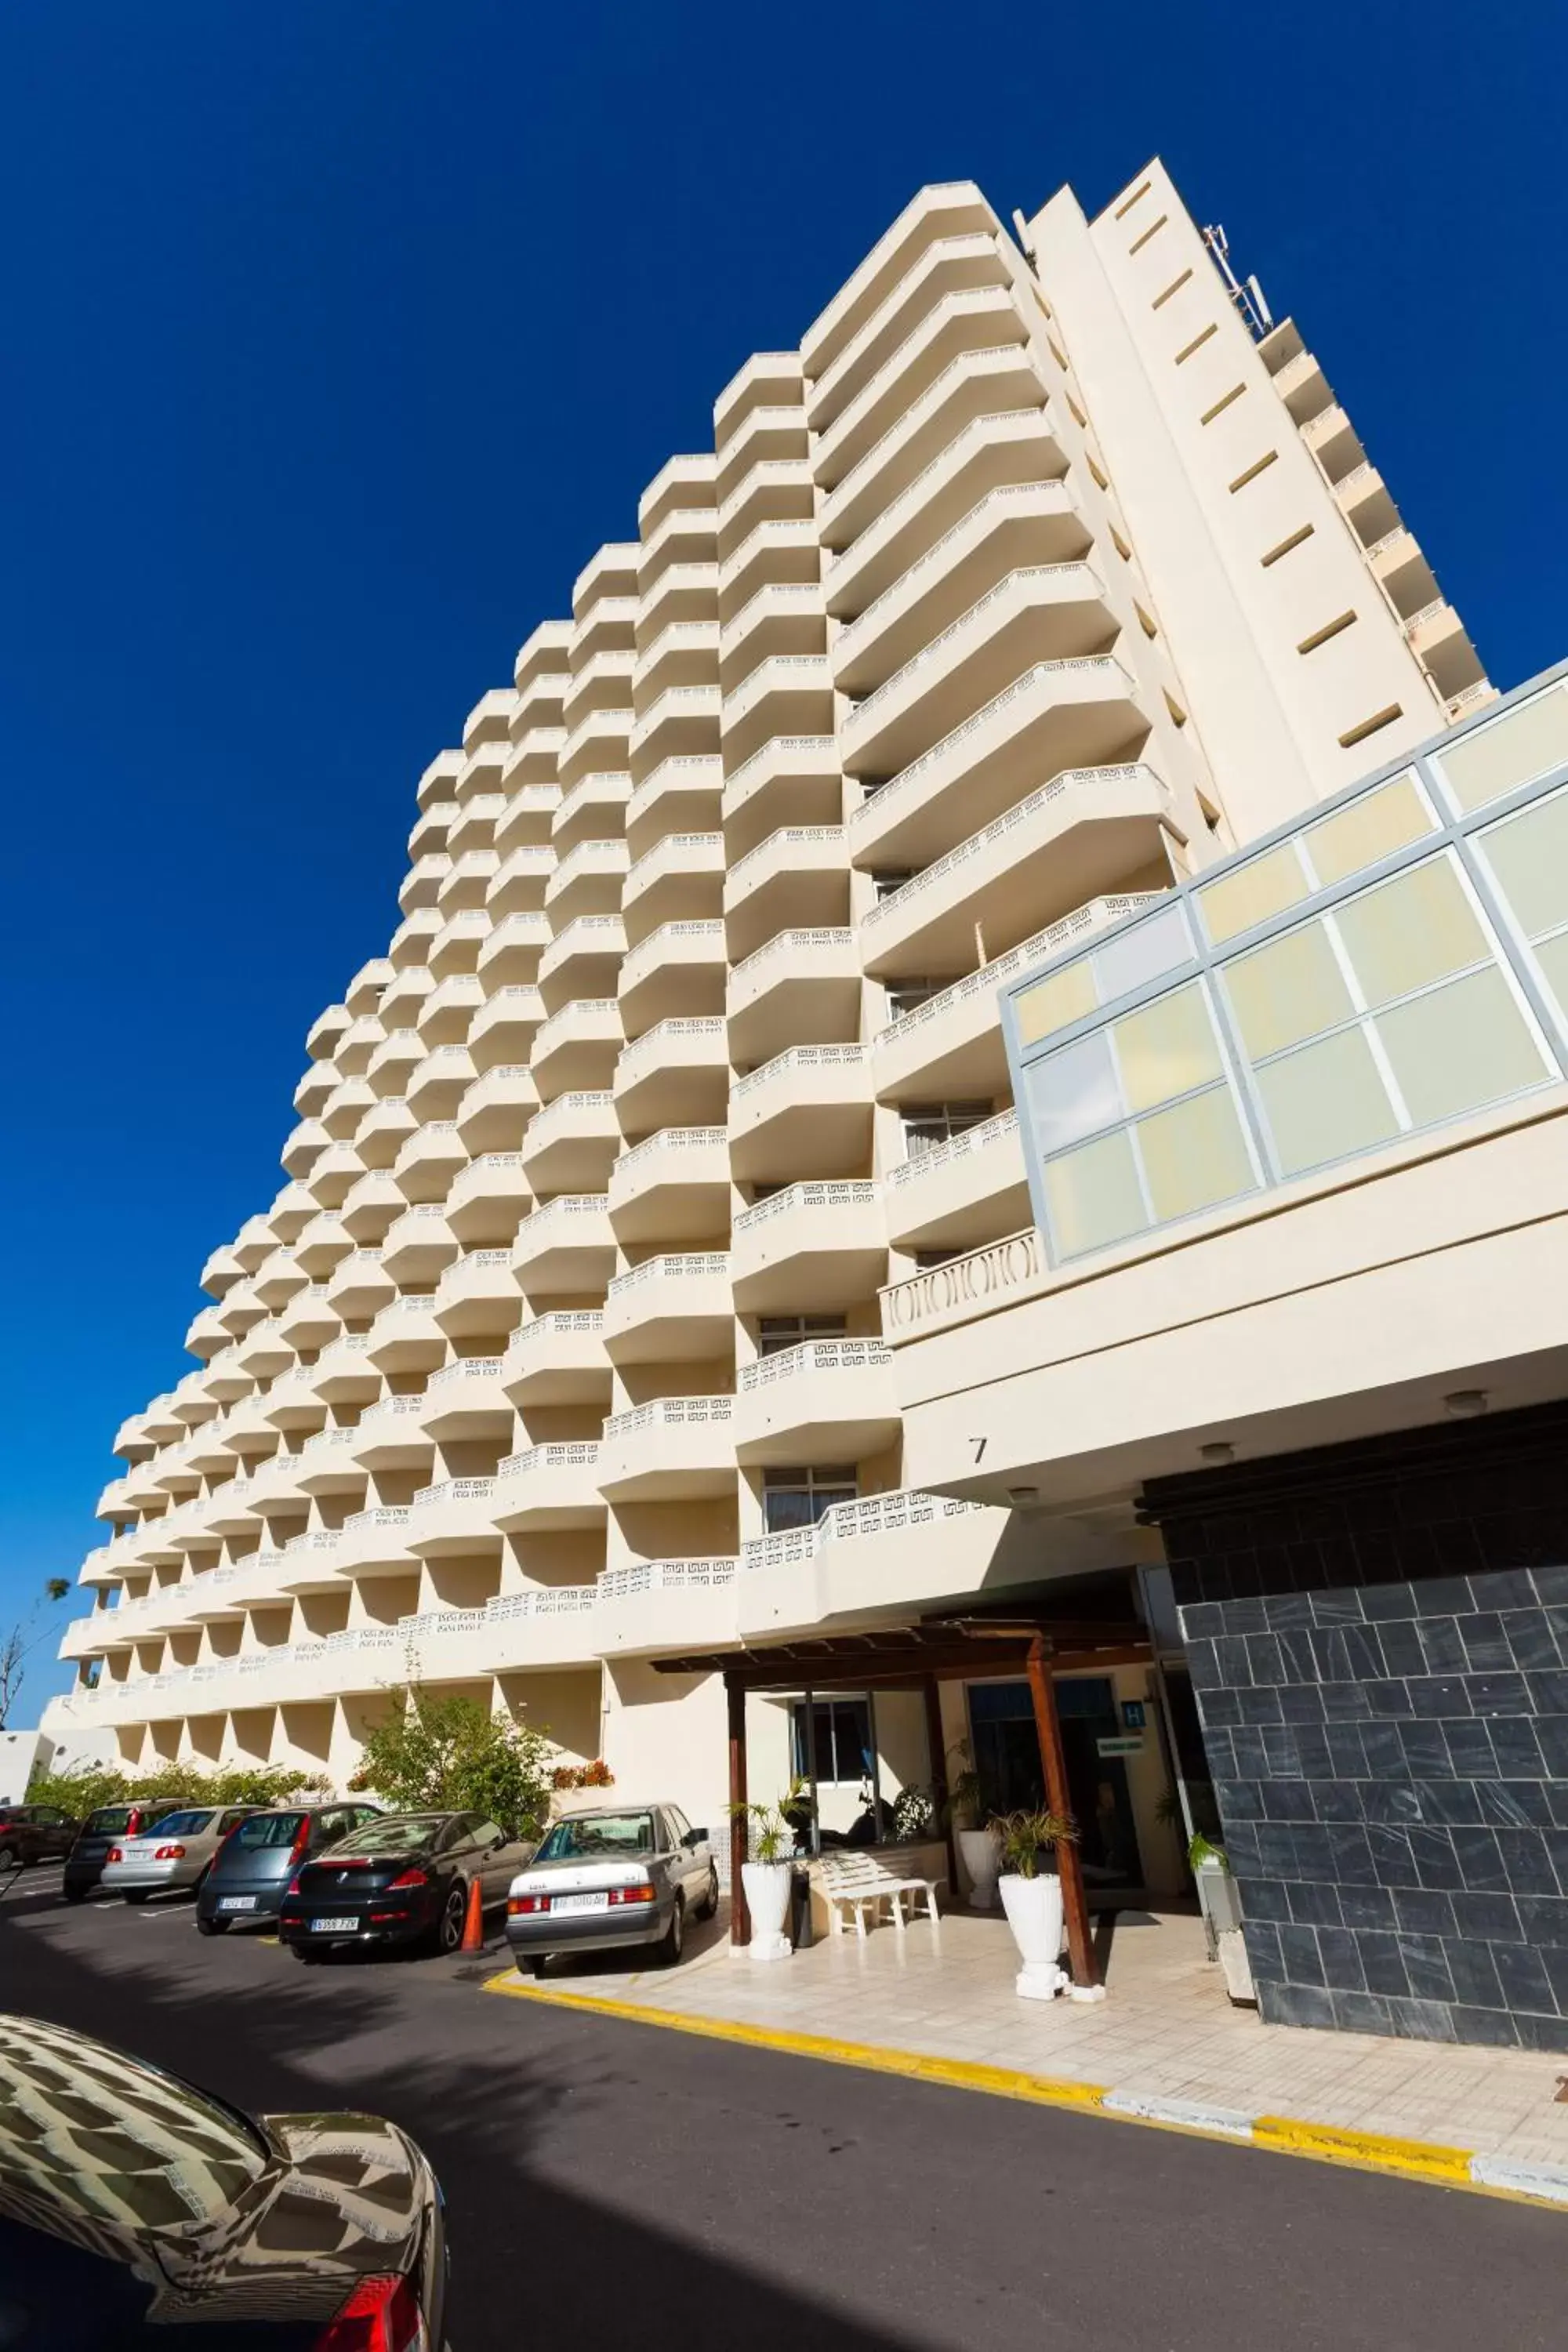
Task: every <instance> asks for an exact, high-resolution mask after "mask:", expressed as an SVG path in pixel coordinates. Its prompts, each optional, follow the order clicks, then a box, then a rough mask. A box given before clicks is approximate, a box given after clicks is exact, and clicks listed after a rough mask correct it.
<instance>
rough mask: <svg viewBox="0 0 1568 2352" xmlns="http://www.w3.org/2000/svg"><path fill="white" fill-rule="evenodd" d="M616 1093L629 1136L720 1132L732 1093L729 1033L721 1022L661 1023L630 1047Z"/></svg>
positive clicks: (623, 1053) (620, 1069) (624, 1050)
mask: <svg viewBox="0 0 1568 2352" xmlns="http://www.w3.org/2000/svg"><path fill="white" fill-rule="evenodd" d="M612 1091H613V1093H614V1095H615V1098H616V1113H617V1115H618V1117H619V1118H620V1122H621V1127H622V1129H623V1130H624V1132H625V1133H626V1134H628V1135H636V1134H637V1133H639V1132H641V1131H643V1130H644V1129H658V1128H661V1127H715V1126H717V1125H718V1123H719V1121H720V1120H721V1118H723V1116H724V1106H725V1103H726V1100H727V1098H728V1096H729V1091H730V1045H729V1034H728V1032H727V1030H726V1028H725V1026H724V1024H723V1022H722V1021H721V1020H720V1019H718V1018H717V1017H713V1018H710V1019H708V1020H700V1021H660V1022H658V1023H657V1024H656V1025H655V1026H654V1027H653V1028H651V1029H645V1030H644V1031H643V1034H642V1035H641V1036H640V1037H637V1038H635V1039H634V1040H633V1042H632V1043H631V1044H630V1045H626V1046H624V1047H623V1048H622V1051H621V1055H620V1058H619V1060H618V1061H617V1062H616V1074H615V1080H614V1084H613V1087H612Z"/></svg>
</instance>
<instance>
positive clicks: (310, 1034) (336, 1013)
mask: <svg viewBox="0 0 1568 2352" xmlns="http://www.w3.org/2000/svg"><path fill="white" fill-rule="evenodd" d="M352 1020H353V1013H351V1012H350V1011H349V1008H348V1006H347V1005H346V1004H329V1005H328V1006H327V1008H326V1010H325V1011H324V1012H321V1013H317V1015H316V1017H315V1019H314V1020H313V1021H312V1022H311V1024H310V1028H309V1030H308V1031H307V1032H306V1035H305V1051H306V1053H307V1054H309V1055H310V1059H311V1060H312V1061H313V1062H322V1061H325V1060H327V1059H328V1058H329V1056H330V1055H331V1054H332V1053H333V1052H334V1051H335V1050H336V1047H337V1042H338V1039H339V1038H340V1037H341V1036H342V1034H343V1032H344V1030H345V1029H346V1028H347V1027H348V1025H349V1023H350V1022H351V1021H352Z"/></svg>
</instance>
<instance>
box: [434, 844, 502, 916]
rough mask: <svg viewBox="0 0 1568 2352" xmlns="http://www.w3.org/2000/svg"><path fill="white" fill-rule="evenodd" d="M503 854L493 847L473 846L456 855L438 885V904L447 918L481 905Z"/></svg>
mask: <svg viewBox="0 0 1568 2352" xmlns="http://www.w3.org/2000/svg"><path fill="white" fill-rule="evenodd" d="M498 866H500V857H499V856H497V855H496V852H495V851H494V850H493V849H470V850H467V851H465V853H464V855H463V856H461V857H455V858H454V859H453V860H452V862H451V865H450V866H448V867H447V872H446V873H445V874H444V875H443V876H442V877H441V879H440V882H439V884H438V885H437V891H436V904H437V907H438V908H440V910H441V912H442V914H443V915H445V916H447V918H448V919H449V918H450V917H452V916H453V915H456V914H458V913H459V912H464V913H467V912H471V911H473V910H474V909H476V908H483V906H484V903H485V899H486V897H487V894H488V893H489V887H490V883H491V881H492V880H493V879H494V877H495V873H496V869H497V867H498Z"/></svg>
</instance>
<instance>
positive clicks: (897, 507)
mask: <svg viewBox="0 0 1568 2352" xmlns="http://www.w3.org/2000/svg"><path fill="white" fill-rule="evenodd" d="M1012 348H1013V346H1012V345H1009V346H1008V349H1009V350H1011V349H1012ZM963 357H964V358H965V359H973V358H974V357H975V353H973V352H965V353H964V354H963ZM954 364H955V365H956V364H958V362H954ZM1042 414H1043V412H1042V411H1040V410H1037V409H1023V408H996V409H991V410H988V411H987V413H986V414H985V415H984V416H972V417H971V418H970V420H969V422H968V424H967V425H963V427H962V429H961V430H960V431H959V432H957V433H955V434H954V435H953V436H952V440H951V441H949V442H947V443H946V444H945V445H944V446H942V448H940V449H939V450H938V451H937V453H936V456H935V457H933V458H932V459H931V463H930V464H929V465H926V466H922V467H921V470H920V472H919V473H918V474H917V475H916V476H915V478H914V479H913V481H912V482H906V483H905V485H904V487H903V488H902V489H901V490H900V492H899V494H898V497H897V498H896V499H889V501H888V503H887V505H886V506H885V507H884V508H883V509H882V510H881V512H880V514H879V516H878V517H877V520H876V524H875V526H874V528H875V529H877V530H882V529H884V528H885V527H886V526H887V525H888V524H889V522H890V521H891V520H892V519H893V517H894V516H895V515H899V514H901V513H903V511H904V510H905V509H906V508H908V507H909V506H910V505H911V504H912V503H913V502H914V501H915V500H916V499H919V498H920V497H921V495H922V493H923V492H924V490H925V489H926V488H927V486H928V485H929V483H930V479H931V476H932V475H933V474H934V473H935V472H936V470H937V468H938V467H941V466H945V465H946V464H947V463H948V461H949V460H950V459H951V458H952V457H953V455H954V454H955V452H957V451H959V450H961V449H962V448H963V446H964V445H965V444H966V443H967V442H971V441H973V442H978V441H980V440H982V439H983V438H984V436H985V434H986V433H987V432H989V431H992V430H994V428H995V427H996V426H997V425H1014V424H1016V423H1017V421H1018V419H1019V418H1020V417H1024V416H1037V415H1042ZM840 487H842V485H841V486H840ZM1027 487H1028V488H1030V489H1038V488H1039V487H1040V486H1039V484H1038V483H1037V482H1031V483H1029V484H1028V485H1027ZM859 546H860V541H859V540H856V541H852V542H851V544H850V545H849V546H848V547H845V548H838V549H828V550H826V551H825V557H826V560H825V566H824V569H825V572H826V573H827V574H828V575H831V573H832V572H833V570H834V568H835V566H836V565H837V564H840V563H845V562H847V561H848V559H849V557H850V556H851V555H852V554H854V553H856V552H857V551H858V548H859ZM900 579H901V575H900ZM899 585H900V581H899V580H895V581H894V583H893V586H894V587H895V588H896V587H898V586H899Z"/></svg>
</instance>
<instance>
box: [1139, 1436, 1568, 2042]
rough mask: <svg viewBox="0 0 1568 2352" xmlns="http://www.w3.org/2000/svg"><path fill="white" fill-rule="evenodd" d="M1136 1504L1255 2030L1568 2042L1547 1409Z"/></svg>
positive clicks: (1563, 1567) (1559, 1678) (1556, 1460)
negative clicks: (1190, 1720) (1168, 1577)
mask: <svg viewBox="0 0 1568 2352" xmlns="http://www.w3.org/2000/svg"><path fill="white" fill-rule="evenodd" d="M1144 1503H1145V1509H1146V1513H1147V1515H1148V1516H1149V1517H1153V1518H1157V1519H1159V1520H1160V1522H1161V1524H1162V1525H1163V1529H1164V1534H1165V1541H1166V1548H1167V1552H1168V1555H1169V1556H1170V1558H1171V1561H1172V1567H1173V1580H1174V1584H1175V1590H1176V1599H1177V1602H1178V1605H1179V1607H1180V1610H1181V1618H1182V1625H1183V1630H1184V1636H1185V1639H1186V1643H1187V1648H1188V1655H1189V1658H1190V1662H1191V1665H1192V1674H1193V1683H1194V1692H1195V1694H1196V1696H1197V1701H1198V1709H1199V1716H1200V1719H1201V1721H1202V1724H1203V1727H1204V1738H1205V1745H1206V1747H1207V1748H1208V1752H1209V1758H1210V1762H1211V1766H1212V1769H1213V1773H1214V1780H1215V1790H1216V1794H1217V1797H1218V1801H1219V1807H1220V1816H1221V1820H1222V1822H1223V1823H1224V1827H1225V1835H1226V1850H1227V1852H1228V1853H1229V1855H1230V1860H1231V1866H1232V1869H1233V1871H1234V1873H1235V1874H1236V1878H1237V1885H1238V1889H1239V1892H1240V1895H1241V1903H1242V1909H1243V1913H1244V1916H1245V1919H1246V1935H1247V1949H1248V1953H1249V1956H1250V1958H1251V1961H1252V1968H1253V1974H1254V1978H1255V1979H1256V1981H1257V1984H1258V1999H1259V2006H1260V2009H1261V2011H1262V2013H1263V2015H1264V2016H1265V2017H1267V2018H1270V2019H1273V2020H1275V2021H1279V2022H1282V2023H1287V2024H1295V2025H1325V2026H1339V2027H1343V2028H1346V2029H1349V2030H1352V2031H1359V2032H1376V2033H1400V2034H1406V2035H1415V2036H1419V2037H1422V2038H1424V2039H1428V2040H1436V2041H1460V2042H1489V2043H1493V2044H1497V2045H1500V2046H1522V2047H1524V2048H1527V2049H1535V2050H1568V1413H1564V1412H1563V1410H1562V1409H1561V1408H1558V1407H1551V1408H1542V1409H1540V1410H1538V1411H1536V1412H1530V1413H1521V1414H1511V1415H1506V1416H1499V1417H1498V1419H1497V1420H1496V1421H1495V1422H1488V1423H1484V1424H1482V1425H1480V1426H1479V1427H1471V1426H1466V1427H1465V1428H1462V1429H1445V1430H1443V1431H1438V1432H1421V1433H1408V1434H1406V1435H1405V1436H1402V1437H1399V1438H1394V1439H1388V1440H1380V1441H1375V1442H1369V1443H1368V1444H1363V1445H1358V1446H1352V1447H1336V1448H1331V1449H1324V1450H1323V1452H1321V1454H1301V1455H1295V1456H1289V1457H1283V1458H1280V1459H1278V1460H1276V1461H1274V1462H1272V1463H1261V1464H1249V1465H1245V1467H1238V1468H1237V1470H1235V1471H1233V1472H1228V1473H1226V1472H1219V1473H1204V1474H1202V1475H1199V1476H1195V1477H1194V1478H1192V1479H1182V1480H1168V1481H1164V1482H1162V1484H1161V1485H1160V1486H1159V1487H1158V1488H1153V1487H1152V1488H1151V1489H1150V1490H1149V1491H1148V1493H1147V1494H1146V1496H1145V1497H1144Z"/></svg>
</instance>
